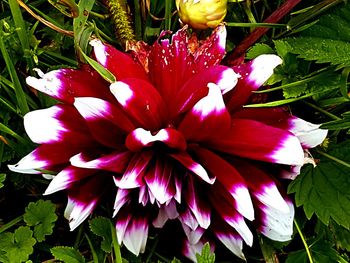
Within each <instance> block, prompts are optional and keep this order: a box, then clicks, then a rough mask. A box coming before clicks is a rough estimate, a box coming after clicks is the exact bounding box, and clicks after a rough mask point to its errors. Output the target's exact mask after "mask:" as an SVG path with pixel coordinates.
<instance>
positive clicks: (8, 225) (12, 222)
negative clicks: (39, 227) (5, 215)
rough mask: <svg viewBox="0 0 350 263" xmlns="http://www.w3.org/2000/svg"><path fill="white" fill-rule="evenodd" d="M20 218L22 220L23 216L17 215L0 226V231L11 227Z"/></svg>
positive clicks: (19, 220)
mask: <svg viewBox="0 0 350 263" xmlns="http://www.w3.org/2000/svg"><path fill="white" fill-rule="evenodd" d="M22 220H23V216H19V217H17V218H15V219H13V220H12V221H10V222H8V223H7V224H5V225H3V226H1V227H0V233H2V232H4V231H6V230H7V229H9V228H11V227H13V226H14V225H16V224H18V223H19V222H21V221H22Z"/></svg>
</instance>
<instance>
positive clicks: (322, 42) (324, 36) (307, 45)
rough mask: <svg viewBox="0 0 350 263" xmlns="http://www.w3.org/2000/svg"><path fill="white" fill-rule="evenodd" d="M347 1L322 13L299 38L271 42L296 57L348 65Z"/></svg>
mask: <svg viewBox="0 0 350 263" xmlns="http://www.w3.org/2000/svg"><path fill="white" fill-rule="evenodd" d="M349 17H350V3H348V4H346V5H344V6H343V7H342V8H335V9H334V10H333V12H331V13H329V14H326V15H323V16H321V17H320V18H319V21H318V23H316V24H314V25H313V26H311V27H309V28H308V29H306V30H304V31H303V34H302V37H298V38H286V39H283V40H278V41H275V44H276V43H278V47H279V50H283V51H284V52H290V53H293V54H297V55H298V56H299V57H300V58H304V59H306V60H312V61H317V62H318V63H331V64H332V65H340V66H342V67H343V66H350V43H349V42H350V18H349Z"/></svg>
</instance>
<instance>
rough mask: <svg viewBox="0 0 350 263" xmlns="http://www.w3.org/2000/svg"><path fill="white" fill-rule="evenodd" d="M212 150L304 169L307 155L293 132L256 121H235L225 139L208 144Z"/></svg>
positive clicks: (221, 138)
mask: <svg viewBox="0 0 350 263" xmlns="http://www.w3.org/2000/svg"><path fill="white" fill-rule="evenodd" d="M208 145H210V147H212V148H214V149H216V150H219V151H222V152H226V153H230V154H233V155H237V156H240V157H245V158H249V159H254V160H259V161H265V162H271V163H280V164H287V165H302V164H303V163H304V152H303V149H302V147H301V145H300V142H299V140H298V138H297V137H295V135H294V134H292V133H291V132H288V131H285V130H282V129H278V128H274V127H272V126H268V125H265V124H263V123H261V122H256V121H253V120H243V119H233V120H232V127H231V130H230V131H229V132H228V133H227V134H226V136H223V137H220V138H217V139H216V140H215V141H214V140H213V141H211V142H210V143H208Z"/></svg>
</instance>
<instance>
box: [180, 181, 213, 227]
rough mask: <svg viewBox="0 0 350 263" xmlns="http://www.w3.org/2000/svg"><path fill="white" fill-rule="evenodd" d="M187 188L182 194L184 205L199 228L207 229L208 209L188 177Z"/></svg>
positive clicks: (208, 222)
mask: <svg viewBox="0 0 350 263" xmlns="http://www.w3.org/2000/svg"><path fill="white" fill-rule="evenodd" d="M187 178H188V180H187V187H186V190H185V193H184V197H185V201H186V204H187V205H188V207H189V209H190V210H191V212H192V213H193V215H194V216H195V218H196V220H197V222H198V224H199V226H200V227H202V228H204V229H207V228H208V227H209V225H210V214H211V211H210V208H209V206H208V205H207V204H206V203H205V202H204V201H203V200H202V199H201V197H200V196H199V193H198V188H197V187H196V186H195V185H194V179H193V178H192V176H191V175H189V176H188V177H187Z"/></svg>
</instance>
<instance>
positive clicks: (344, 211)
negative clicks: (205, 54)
mask: <svg viewBox="0 0 350 263" xmlns="http://www.w3.org/2000/svg"><path fill="white" fill-rule="evenodd" d="M327 156H330V157H331V158H332V159H334V158H335V159H336V160H338V161H334V160H331V159H329V157H321V159H320V163H319V164H318V165H317V166H316V167H315V168H314V167H313V166H312V165H308V166H306V167H305V168H304V169H302V172H301V174H300V175H299V176H298V177H297V178H296V179H295V180H294V181H293V182H292V183H291V184H290V185H289V188H288V192H289V193H295V202H296V205H297V206H303V208H304V211H305V214H306V216H307V217H308V218H309V219H310V218H311V216H312V215H313V214H316V216H317V217H318V218H319V219H320V220H321V221H322V222H323V223H324V224H326V225H328V224H329V220H330V218H332V219H334V221H335V222H336V223H337V224H339V225H341V226H343V227H345V228H347V229H350V192H349V189H350V169H349V168H348V167H347V166H345V165H344V164H342V162H343V163H345V164H346V163H347V162H350V141H346V142H344V143H341V144H338V145H335V146H334V147H333V149H332V150H330V151H329V152H327Z"/></svg>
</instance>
